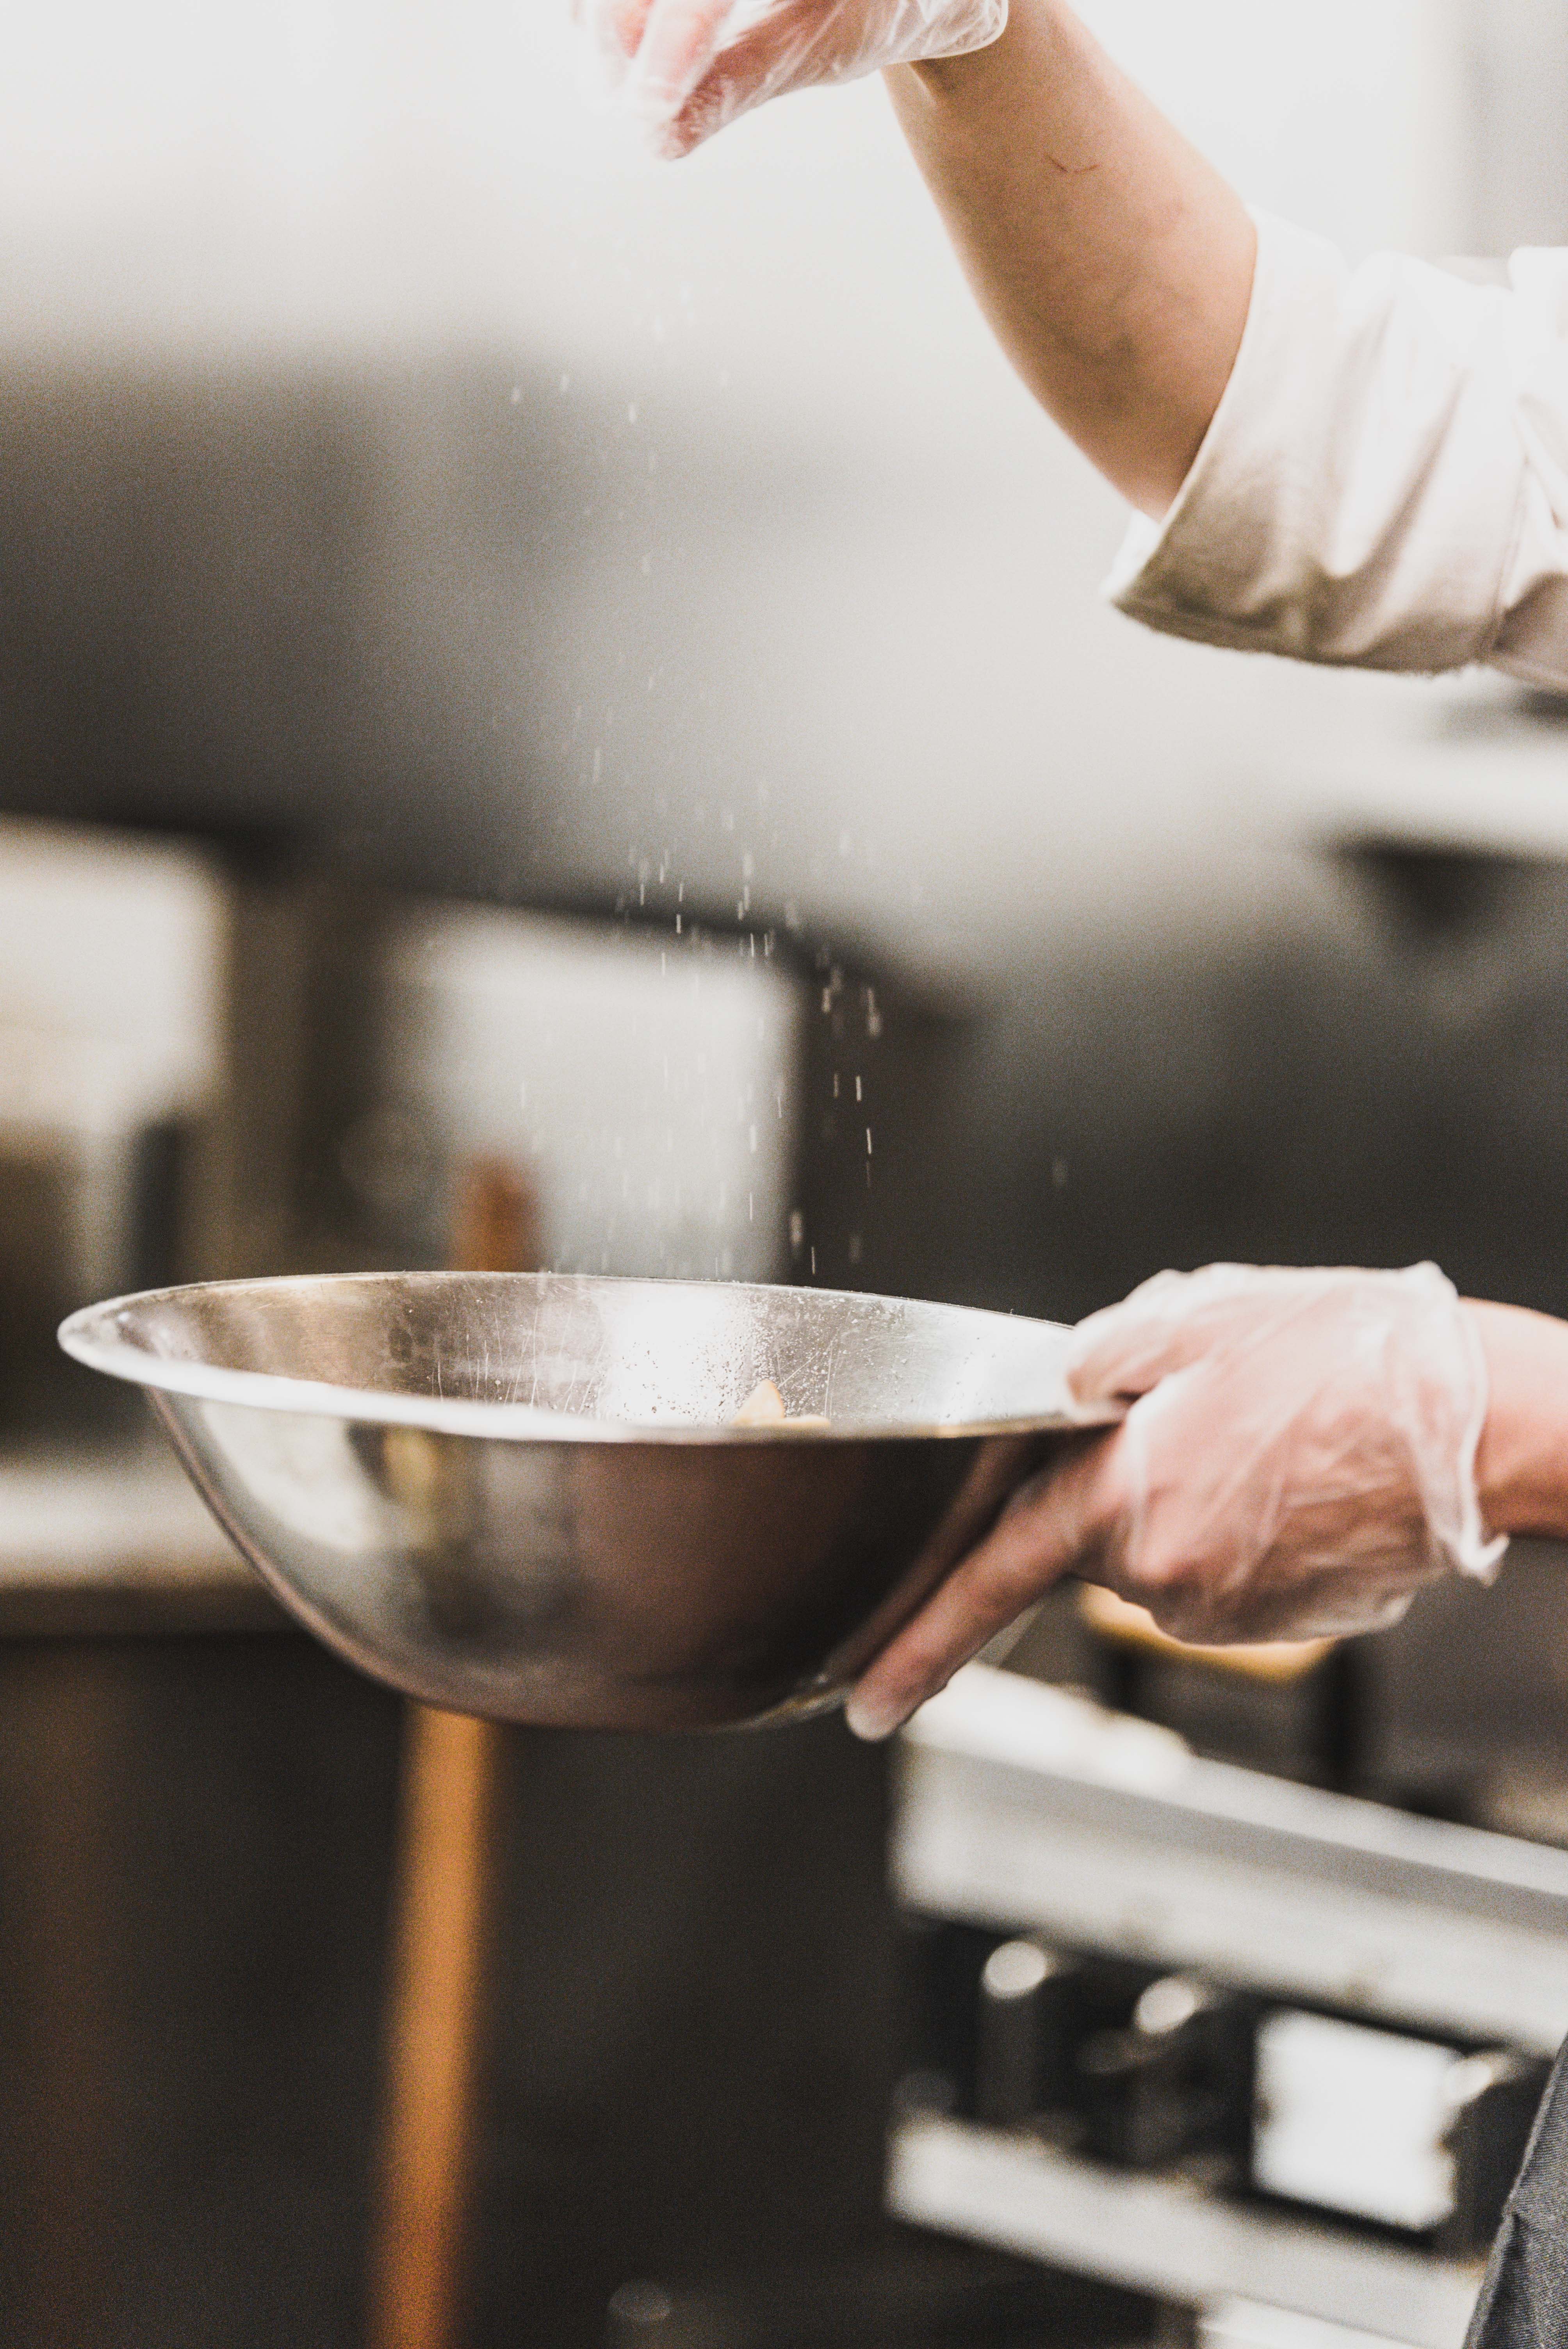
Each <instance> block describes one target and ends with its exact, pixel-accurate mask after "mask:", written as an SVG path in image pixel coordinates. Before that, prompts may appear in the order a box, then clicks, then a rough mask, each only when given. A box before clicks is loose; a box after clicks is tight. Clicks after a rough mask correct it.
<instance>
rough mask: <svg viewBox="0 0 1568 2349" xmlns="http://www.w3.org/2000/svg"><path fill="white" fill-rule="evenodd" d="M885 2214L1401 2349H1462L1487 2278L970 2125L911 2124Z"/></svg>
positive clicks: (1192, 2298) (895, 2161) (892, 2174)
mask: <svg viewBox="0 0 1568 2349" xmlns="http://www.w3.org/2000/svg"><path fill="white" fill-rule="evenodd" d="M888 2204H889V2208H890V2209H892V2211H893V2212H894V2213H895V2214H896V2216H897V2217H899V2218H901V2219H905V2220H909V2221H911V2222H912V2223H913V2224H914V2225H916V2226H922V2227H930V2228H934V2229H937V2230H941V2231H942V2232H943V2233H945V2234H954V2235H961V2236H965V2237H966V2238H967V2239H968V2240H971V2241H974V2242H981V2243H989V2244H994V2245H995V2246H996V2247H997V2248H998V2249H1001V2250H1005V2251H1015V2252H1019V2253H1022V2254H1023V2255H1024V2256H1025V2257H1026V2258H1032V2259H1038V2260H1043V2261H1049V2262H1050V2263H1051V2264H1053V2265H1055V2266H1058V2267H1066V2268H1070V2269H1073V2270H1075V2271H1077V2272H1078V2273H1080V2274H1088V2275H1096V2276H1100V2277H1103V2278H1105V2279H1106V2280H1107V2281H1108V2282H1115V2283H1121V2284H1126V2285H1130V2287H1132V2288H1133V2289H1134V2290H1140V2291H1145V2292H1159V2293H1161V2294H1162V2295H1164V2296H1165V2297H1167V2298H1170V2299H1173V2300H1179V2301H1189V2302H1193V2303H1194V2304H1197V2305H1202V2304H1203V2303H1204V2302H1211V2301H1214V2300H1217V2299H1220V2298H1222V2297H1223V2296H1225V2295H1227V2294H1232V2293H1234V2294H1238V2295H1244V2296H1245V2297H1246V2298H1247V2299H1249V2300H1252V2301H1260V2302H1267V2303H1269V2304H1271V2305H1273V2306H1274V2307H1277V2308H1282V2309H1289V2310H1291V2311H1292V2312H1293V2313H1298V2314H1301V2315H1304V2316H1315V2317H1321V2318H1324V2319H1326V2320H1327V2321H1328V2322H1330V2323H1338V2324H1345V2325H1350V2326H1354V2327H1356V2328H1357V2330H1358V2331H1359V2332H1361V2333H1375V2334H1378V2335H1381V2336H1384V2337H1386V2339H1387V2342H1388V2343H1389V2344H1390V2349H1392V2344H1403V2349H1462V2344H1463V2342H1464V2337H1465V2331H1466V2328H1467V2326H1468V2324H1469V2323H1470V2312H1471V2309H1472V2307H1473V2305H1474V2302H1475V2296H1476V2292H1477V2290H1478V2288H1479V2285H1480V2268H1479V2267H1473V2266H1460V2265H1458V2264H1456V2263H1455V2262H1453V2261H1443V2260H1434V2259H1429V2258H1427V2257H1425V2256H1423V2255H1422V2254H1420V2253H1418V2252H1415V2251H1400V2250H1398V2248H1394V2247H1390V2246H1388V2245H1387V2244H1385V2243H1382V2242H1380V2241H1377V2240H1362V2239H1358V2238H1357V2237H1356V2236H1354V2235H1352V2234H1350V2233H1348V2232H1346V2231H1345V2230H1340V2229H1336V2228H1332V2227H1328V2226H1315V2225H1314V2224H1313V2223H1312V2222H1311V2221H1310V2220H1294V2219H1290V2218H1285V2217H1281V2216H1277V2215H1275V2214H1274V2213H1273V2212H1266V2211H1259V2210H1255V2209H1249V2208H1248V2207H1246V2206H1245V2205H1243V2204H1236V2203H1228V2202H1223V2201H1221V2200H1218V2199H1216V2198H1214V2197H1213V2196H1212V2195H1209V2194H1206V2193H1205V2192H1203V2191H1202V2189H1200V2188H1198V2187H1196V2186H1186V2185H1183V2184H1181V2182H1179V2181H1175V2180H1172V2179H1170V2178H1149V2177H1143V2176H1136V2175H1130V2174H1127V2173H1123V2172H1120V2171H1116V2170H1108V2169H1102V2168H1097V2167H1094V2166H1092V2165H1091V2164H1089V2163H1088V2162H1084V2161H1080V2160H1078V2159H1076V2158H1074V2157H1073V2156H1071V2155H1068V2154H1063V2153H1059V2152H1057V2151H1054V2150H1053V2149H1052V2148H1051V2147H1047V2146H1044V2145H1041V2144H1039V2143H1037V2141H1036V2140H1034V2139H1032V2138H1026V2137H1014V2136H1009V2135H1003V2134H1000V2133H998V2132H997V2131H995V2130H992V2129H984V2128H979V2127H975V2126H974V2125H973V2124H972V2123H969V2122H964V2121H950V2120H939V2119H931V2118H922V2119H915V2120H910V2121H906V2122H904V2123H903V2124H902V2125H901V2126H900V2127H898V2128H897V2129H896V2130H895V2131H894V2134H893V2137H892V2145H891V2148H890V2168H889V2183H888Z"/></svg>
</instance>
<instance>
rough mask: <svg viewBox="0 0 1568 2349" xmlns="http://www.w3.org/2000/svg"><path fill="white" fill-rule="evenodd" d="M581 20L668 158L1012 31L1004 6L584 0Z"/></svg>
mask: <svg viewBox="0 0 1568 2349" xmlns="http://www.w3.org/2000/svg"><path fill="white" fill-rule="evenodd" d="M576 10H577V17H578V22H579V23H580V25H581V26H583V29H584V31H585V32H586V34H587V35H588V36H589V39H590V42H591V44H592V48H593V59H594V63H595V68H596V71H595V78H596V79H597V80H598V82H599V83H600V85H601V87H603V88H606V89H607V90H609V91H611V92H613V93H614V95H615V97H616V98H618V100H619V102H620V103H621V105H622V106H623V107H624V108H625V109H627V110H628V111H629V112H631V113H633V114H634V115H635V116H636V117H637V118H638V119H639V120H640V121H641V122H642V123H643V124H644V126H645V129H646V130H647V132H648V134H649V136H650V137H651V139H652V140H653V141H654V143H655V146H656V147H657V148H658V149H659V150H660V151H661V152H662V153H664V154H665V155H669V156H676V155H686V154H689V153H690V151H691V150H692V149H693V148H694V147H697V146H700V145H701V143H702V141H703V140H705V139H711V138H712V136H713V134H714V132H715V131H716V130H722V129H724V126H725V124H726V123H727V122H733V121H734V119H735V118H736V116H737V115H738V114H745V113H747V112H748V111H749V109H751V108H752V107H754V106H761V105H762V104H763V103H764V101H765V100H766V99H768V98H779V97H782V96H783V94H784V92H785V91H786V90H791V89H805V88H808V87H809V86H810V84H812V83H813V82H835V81H851V80H853V79H854V78H856V76H857V75H860V74H869V73H875V72H877V71H878V70H879V69H880V68H881V67H883V66H896V65H911V64H913V63H914V62H915V60H916V59H917V58H923V57H962V56H964V55H965V53H966V52H967V51H969V50H971V49H983V48H985V47H986V45H987V43H989V42H991V41H994V40H995V39H996V37H997V36H998V35H999V34H1000V33H1001V32H1002V30H1003V28H1004V27H1005V26H1006V22H1007V0H576Z"/></svg>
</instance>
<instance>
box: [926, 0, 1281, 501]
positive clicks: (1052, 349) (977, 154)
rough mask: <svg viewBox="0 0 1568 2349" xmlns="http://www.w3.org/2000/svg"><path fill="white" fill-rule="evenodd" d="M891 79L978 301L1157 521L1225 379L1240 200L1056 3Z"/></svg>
mask: <svg viewBox="0 0 1568 2349" xmlns="http://www.w3.org/2000/svg"><path fill="white" fill-rule="evenodd" d="M887 81H888V87H889V88H890V90H891V92H892V99H893V104H894V106H895V108H896V109H897V111H898V115H899V119H900V120H901V122H902V123H903V129H904V132H905V134H906V136H907V138H908V140H909V142H910V145H911V147H912V148H913V151H914V155H915V159H916V160H917V162H918V163H919V165H920V168H921V171H923V174H924V176H925V179H926V181H927V182H928V184H929V185H930V188H931V191H932V193H933V194H934V197H935V199H936V202H937V204H938V206H939V207H940V209H941V212H942V213H943V216H944V220H945V222H946V223H947V227H948V230H949V233H951V235H952V237H953V240H954V244H955V245H956V247H957V249H958V253H959V255H960V258H961V259H962V261H963V264H964V266H965V270H966V272H967V273H968V275H969V278H970V281H971V283H972V284H973V285H974V287H975V293H976V295H978V297H979V299H980V302H981V304H982V305H983V307H984V308H985V312H986V315H987V316H988V317H989V319H990V321H991V324H992V326H994V328H995V332H996V334H997V336H998V337H999V339H1000V340H1001V342H1002V344H1003V347H1004V348H1005V349H1006V351H1007V353H1008V356H1009V357H1011V359H1012V361H1013V363H1014V365H1015V366H1016V368H1017V370H1018V372H1019V374H1020V375H1021V376H1022V377H1023V378H1024V381H1025V382H1026V384H1027V385H1028V387H1029V388H1030V390H1031V391H1033V392H1034V394H1035V396H1036V397H1037V398H1038V399H1039V400H1040V401H1041V403H1042V404H1043V406H1044V407H1046V408H1047V409H1048V410H1049V411H1050V413H1051V414H1052V415H1053V416H1054V417H1055V418H1056V419H1057V423H1058V424H1060V425H1061V426H1062V428H1063V429H1064V430H1065V431H1067V432H1068V433H1070V434H1071V436H1072V438H1073V439H1074V440H1076V441H1077V442H1078V446H1079V447H1080V448H1081V449H1082V450H1083V451H1084V453H1085V455H1086V456H1088V458H1089V459H1090V460H1091V461H1092V462H1093V463H1094V464H1096V465H1097V466H1098V467H1099V470H1100V471H1101V472H1102V473H1104V474H1105V475H1106V476H1107V477H1108V479H1109V480H1110V481H1112V482H1114V483H1115V485H1116V486H1117V488H1118V489H1119V490H1120V491H1121V492H1122V493H1123V495H1124V496H1126V497H1127V498H1129V499H1130V500H1131V502H1133V503H1134V504H1135V505H1138V506H1140V507H1141V508H1142V509H1143V510H1144V512H1147V513H1150V514H1153V515H1156V516H1158V515H1160V514H1162V513H1163V512H1164V511H1165V509H1166V508H1167V507H1168V506H1169V504H1170V503H1171V499H1172V498H1173V497H1174V495H1175V493H1176V492H1177V490H1178V489H1179V488H1180V486H1181V481H1182V480H1183V478H1184V476H1185V474H1186V472H1187V471H1188V468H1189V467H1190V465H1191V461H1192V459H1193V458H1194V456H1195V455H1196V454H1197V451H1198V447H1199V444H1200V442H1201V441H1202V438H1203V435H1204V433H1205V431H1206V430H1207V429H1208V426H1209V423H1210V420H1211V419H1212V416H1213V413H1214V410H1215V409H1216V408H1217V407H1218V405H1219V402H1220V398H1221V394H1222V392H1223V390H1224V388H1225V384H1226V382H1227V380H1228V379H1229V377H1230V372H1231V368H1232V367H1233V363H1234V360H1235V356H1236V352H1237V350H1238V348H1239V347H1240V344H1241V339H1242V331H1243V327H1244V326H1245V324H1246V316H1247V305H1248V301H1249V299H1250V296H1251V292H1252V281H1253V263H1254V259H1255V255H1256V239H1255V235H1254V232H1253V224H1252V222H1251V220H1250V219H1249V217H1248V215H1247V212H1246V210H1245V208H1244V206H1243V203H1242V202H1241V200H1240V198H1239V197H1238V196H1237V195H1236V194H1235V193H1234V191H1233V190H1232V189H1231V188H1230V187H1228V186H1227V184H1226V183H1225V181H1223V180H1222V178H1221V177H1220V175H1219V173H1218V172H1217V171H1214V170H1213V169H1212V167H1211V166H1210V165H1209V164H1208V163H1206V162H1205V161H1204V160H1203V159H1202V156H1200V155H1199V154H1197V153H1196V152H1195V151H1194V150H1193V149H1191V147H1190V146H1188V144H1187V142H1186V140H1183V139H1181V137H1180V136H1179V135H1178V133H1177V132H1176V131H1175V130H1174V129H1172V128H1171V125H1170V124H1169V123H1168V122H1167V121H1166V120H1165V119H1164V118H1163V117H1162V116H1161V114H1160V113H1159V111H1158V109H1156V108H1155V107H1153V106H1152V105H1150V101H1149V100H1148V99H1147V98H1144V97H1143V96H1142V94H1141V93H1140V91H1139V90H1138V89H1136V88H1134V87H1133V85H1132V84H1131V83H1130V81H1129V80H1128V79H1127V78H1126V77H1125V76H1124V75H1123V74H1121V73H1120V72H1119V71H1118V69H1117V68H1116V67H1114V66H1113V65H1112V64H1111V63H1110V61H1109V58H1108V57H1106V56H1105V54H1104V52H1103V51H1102V50H1101V49H1100V48H1099V47H1098V45H1097V44H1096V43H1095V42H1094V41H1092V40H1091V39H1090V38H1089V36H1088V33H1087V32H1086V31H1085V30H1084V28H1083V26H1081V25H1080V24H1079V23H1078V20H1077V18H1076V17H1075V16H1073V14H1072V11H1071V10H1070V9H1069V8H1068V7H1066V6H1064V5H1058V0H1013V5H1012V15H1011V17H1010V20H1009V23H1008V26H1007V29H1006V32H1005V33H1004V34H1003V36H1002V37H1001V39H1000V40H998V41H995V42H994V43H993V44H992V46H991V47H989V48H985V49H981V50H978V51H976V52H975V54H974V55H973V56H970V57H951V58H945V59H942V60H939V61H937V62H934V63H931V64H924V65H916V66H901V67H896V68H894V69H893V70H892V72H890V73H889V75H888V76H887Z"/></svg>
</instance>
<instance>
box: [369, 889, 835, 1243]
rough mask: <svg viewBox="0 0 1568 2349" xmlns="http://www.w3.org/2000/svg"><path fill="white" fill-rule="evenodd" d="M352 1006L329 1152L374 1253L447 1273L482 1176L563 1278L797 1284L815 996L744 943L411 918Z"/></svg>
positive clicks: (438, 908) (390, 938)
mask: <svg viewBox="0 0 1568 2349" xmlns="http://www.w3.org/2000/svg"><path fill="white" fill-rule="evenodd" d="M357 987H358V989H359V991H360V992H361V995H362V997H363V1000H362V1003H361V1006H360V1009H359V1012H358V1014H357V1019H358V1022H359V1026H358V1031H357V1032H358V1033H359V1035H360V1037H361V1039H362V1040H361V1042H360V1043H359V1045H358V1046H357V1048H356V1053H355V1057H354V1059H353V1060H352V1061H351V1063H350V1064H349V1065H348V1066H347V1067H346V1069H345V1071H344V1080H343V1084H342V1087H341V1089H340V1091H339V1094H338V1109H339V1116H340V1123H339V1125H338V1129H337V1133H336V1137H335V1143H333V1145H332V1150H333V1154H334V1155H335V1161H336V1166H337V1170H338V1173H339V1174H340V1176H341V1180H342V1184H343V1185H344V1186H346V1191H347V1193H348V1195H349V1206H350V1212H351V1213H357V1215H358V1216H360V1217H361V1218H362V1219H363V1220H364V1221H365V1222H366V1224H367V1225H368V1226H369V1227H370V1229H371V1231H372V1233H373V1235H374V1237H375V1239H376V1242H377V1253H379V1254H381V1255H382V1256H384V1257H385V1256H387V1255H390V1256H391V1257H395V1258H396V1259H397V1260H400V1261H401V1262H402V1263H404V1264H407V1265H418V1264H431V1263H438V1262H440V1261H442V1259H443V1250H444V1247H445V1244H446V1238H447V1235H448V1234H449V1231H450V1228H451V1223H452V1209H453V1190H454V1185H455V1184H456V1182H457V1181H458V1180H459V1176H460V1174H461V1170H462V1169H463V1167H464V1166H465V1165H469V1164H472V1163H473V1162H474V1161H475V1160H477V1159H481V1158H482V1159H487V1160H500V1162H502V1163H505V1164H512V1165H513V1166H515V1167H516V1168H517V1170H518V1172H519V1173H520V1174H521V1175H522V1176H523V1177H524V1178H525V1179H526V1180H527V1182H528V1183H529V1185H531V1188H532V1190H533V1192H534V1193H535V1195H536V1196H537V1198H538V1201H539V1205H540V1216H541V1226H542V1229H541V1236H540V1247H541V1257H540V1260H541V1262H542V1264H543V1265H545V1266H546V1267H548V1268H552V1269H553V1270H556V1271H565V1272H615V1273H631V1274H644V1275H655V1276H656V1275H670V1276H676V1277H682V1278H694V1277H695V1278H701V1277H705V1276H706V1277H716V1278H721V1279H742V1280H766V1279H770V1278H777V1277H778V1276H779V1274H780V1273H781V1272H782V1271H783V1270H784V1269H785V1268H787V1266H788V1265H789V1258H790V1245H791V1226H790V1214H791V1207H792V1205H793V1192H794V1186H795V1182H796V1170H797V1156H798V1143H799V1130H800V1124H801V1119H800V1108H799V1104H800V1099H801V1094H802V1090H803V1075H802V1062H803V1056H804V1052H805V1049H806V1041H807V1038H806V1006H807V999H808V988H807V982H806V979H805V976H804V974H803V973H800V972H799V971H796V970H793V969H791V968H788V967H787V966H785V965H784V964H783V963H781V962H779V961H775V960H774V959H773V958H772V957H770V956H769V954H767V953H765V952H763V951H760V950H759V947H758V942H756V941H755V940H752V939H751V938H749V937H748V936H746V935H741V936H717V937H714V936H707V937H702V936H698V937H696V938H693V937H692V936H690V935H689V934H688V935H685V936H676V935H673V934H670V933H665V934H664V935H662V936H659V935H655V934H653V933H650V932H647V931H637V930H628V929H626V928H625V927H624V926H617V925H615V924H613V923H610V922H607V921H603V922H594V921H588V920H579V919H567V918H563V917H561V916H549V915H539V914H529V913H521V912H517V911H513V910H510V909H504V908H495V907H487V906H472V905H444V904H439V903H434V902H432V903H420V904H415V905H405V906H402V907H398V908H396V909H394V910H392V911H391V912H390V913H389V915H388V916H387V920H386V923H385V926H384V928H383V929H382V932H381V936H380V938H379V940H378V941H377V944H376V946H375V947H374V949H373V951H372V958H371V960H370V961H369V963H368V965H366V964H365V963H364V962H363V961H362V962H361V968H360V971H359V975H358V979H357ZM355 991H356V983H355V982H353V981H351V982H350V983H349V985H348V986H347V987H346V988H345V989H344V990H343V998H342V999H343V1002H344V1007H345V1009H344V1017H345V1019H346V1021H347V1022H348V1023H349V1025H350V1027H351V1028H352V1027H353V1026H354V1024H355V1020H356V1014H355V1013H354V1012H353V1010H352V1009H351V1008H350V1003H351V999H352V997H353V995H354V993H355ZM799 1237H800V1233H799V1225H798V1224H797V1226H795V1230H794V1240H795V1244H796V1247H799Z"/></svg>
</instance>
